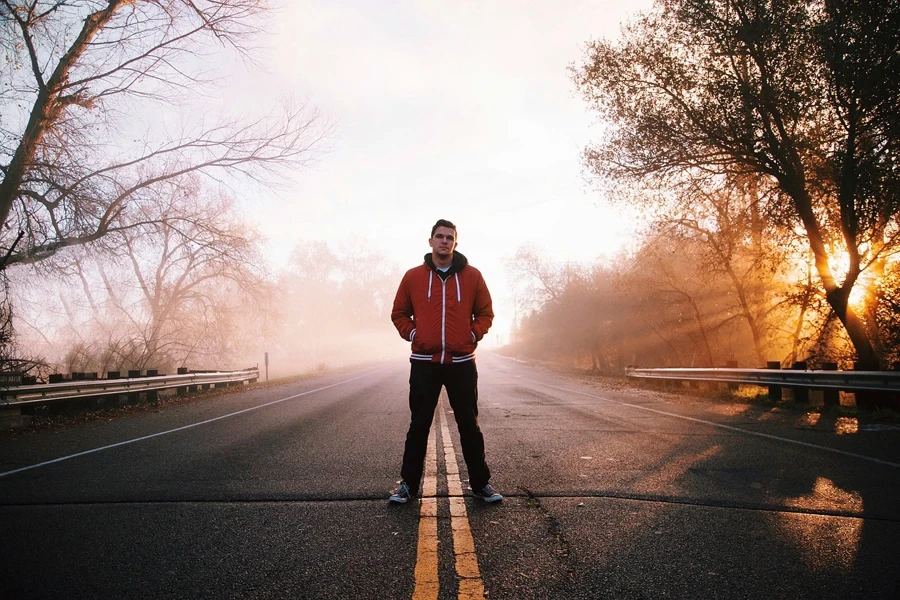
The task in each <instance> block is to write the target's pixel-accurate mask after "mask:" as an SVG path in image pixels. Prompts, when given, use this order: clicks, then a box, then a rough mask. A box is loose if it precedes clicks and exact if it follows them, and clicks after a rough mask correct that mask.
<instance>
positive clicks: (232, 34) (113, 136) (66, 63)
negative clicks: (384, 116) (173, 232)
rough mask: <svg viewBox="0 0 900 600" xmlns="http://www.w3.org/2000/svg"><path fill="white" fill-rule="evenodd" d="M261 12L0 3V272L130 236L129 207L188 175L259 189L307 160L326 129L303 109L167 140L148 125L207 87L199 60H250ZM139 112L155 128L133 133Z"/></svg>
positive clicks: (216, 5) (224, 6) (133, 215)
mask: <svg viewBox="0 0 900 600" xmlns="http://www.w3.org/2000/svg"><path fill="white" fill-rule="evenodd" d="M264 6H265V5H264V3H262V2H259V1H258V0H153V1H150V0H54V1H41V0H20V1H13V0H0V32H2V33H0V40H2V41H0V47H2V49H3V51H5V54H6V58H7V61H6V63H5V65H4V66H3V67H2V68H3V70H2V72H0V97H2V101H3V104H2V113H0V170H2V174H3V181H2V182H0V226H2V229H0V245H2V246H3V247H5V249H6V251H8V255H7V256H6V260H5V262H4V265H12V264H17V263H32V262H36V261H41V260H44V259H46V258H48V257H51V256H53V255H54V254H55V253H56V252H57V251H58V250H59V249H61V248H64V247H67V246H77V245H83V244H89V243H93V242H97V241H98V240H102V238H104V237H105V236H107V235H110V234H114V233H119V232H124V231H126V230H128V229H132V228H139V227H141V226H142V225H144V224H145V221H143V220H142V219H143V218H144V211H143V210H142V208H141V207H142V205H143V204H146V203H152V202H153V201H154V198H157V197H161V196H167V195H169V194H170V193H171V192H172V191H173V189H177V188H179V187H181V186H182V180H183V179H184V178H185V177H188V176H191V175H193V174H201V175H202V176H205V177H209V178H213V179H218V180H221V179H222V178H227V177H233V176H239V177H247V178H250V179H254V180H256V181H259V182H262V183H264V184H268V183H270V182H271V181H272V180H273V179H276V178H277V177H278V176H279V175H280V174H282V173H284V171H285V169H286V168H288V167H295V166H297V165H300V164H303V163H305V162H306V161H308V160H310V159H311V158H312V157H313V154H314V152H315V151H316V149H317V148H319V146H320V142H321V141H322V139H323V136H324V135H326V133H327V132H326V129H327V128H326V127H323V126H320V125H321V120H320V119H319V117H318V116H317V114H316V113H315V111H312V110H309V109H307V108H306V107H304V106H299V107H296V106H287V107H286V108H285V109H284V111H283V113H281V114H272V115H271V116H269V117H264V118H259V119H255V120H250V121H240V120H233V119H228V118H227V117H221V118H211V117H205V118H201V119H193V120H192V121H191V124H190V125H183V126H179V127H178V128H177V129H176V130H174V131H173V130H171V128H170V127H168V124H166V123H165V120H164V119H161V118H160V116H159V107H160V106H164V107H165V106H171V104H172V103H175V102H177V101H178V99H180V98H185V97H187V96H189V95H191V94H194V95H196V94H200V93H203V92H204V91H205V90H206V89H207V87H208V85H209V84H210V83H211V81H212V79H211V76H210V73H209V72H208V71H207V70H206V67H205V66H204V64H206V63H207V62H208V61H204V60H203V59H204V58H209V57H212V56H214V55H215V54H216V53H221V52H224V51H229V52H236V53H237V54H238V55H239V56H242V57H245V58H248V59H249V58H250V54H249V50H250V44H251V43H252V40H253V35H254V34H255V33H256V28H257V26H258V25H259V23H260V21H259V19H260V18H261V16H262V13H263V11H264ZM210 112H214V111H210ZM148 115H152V122H153V123H154V126H153V127H149V128H148V131H147V132H145V133H141V132H140V131H139V128H138V127H137V125H138V124H140V123H141V122H143V121H144V120H145V119H146V118H147V116H148ZM164 126H165V127H164ZM19 232H23V233H24V239H23V240H22V241H21V243H19V244H18V245H16V247H15V248H14V249H13V248H12V246H13V240H14V239H15V238H16V236H17V235H19Z"/></svg>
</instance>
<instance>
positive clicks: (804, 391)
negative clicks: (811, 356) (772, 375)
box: [791, 360, 809, 404]
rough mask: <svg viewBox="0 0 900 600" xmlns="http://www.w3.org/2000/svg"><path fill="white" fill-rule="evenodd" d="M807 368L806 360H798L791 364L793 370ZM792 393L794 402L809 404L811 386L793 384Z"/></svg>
mask: <svg viewBox="0 0 900 600" xmlns="http://www.w3.org/2000/svg"><path fill="white" fill-rule="evenodd" d="M805 370H806V361H805V360H798V361H797V362H795V363H794V364H792V365H791V371H805ZM791 394H792V395H793V396H794V402H797V403H799V404H808V403H809V388H808V387H805V386H803V387H800V386H791Z"/></svg>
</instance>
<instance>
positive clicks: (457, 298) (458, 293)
mask: <svg viewBox="0 0 900 600" xmlns="http://www.w3.org/2000/svg"><path fill="white" fill-rule="evenodd" d="M456 303H457V304H462V295H461V294H460V292H459V273H457V274H456Z"/></svg>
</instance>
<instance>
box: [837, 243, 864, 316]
mask: <svg viewBox="0 0 900 600" xmlns="http://www.w3.org/2000/svg"><path fill="white" fill-rule="evenodd" d="M828 266H829V267H830V268H831V273H832V275H833V276H834V279H835V281H836V282H837V283H839V284H840V283H843V281H844V279H845V278H846V277H847V273H848V271H849V270H850V254H849V253H848V252H847V251H845V250H832V251H831V252H830V253H829V254H828ZM873 284H874V282H873V281H872V276H871V274H870V273H869V272H868V271H863V272H862V273H860V275H859V277H858V278H857V279H856V282H854V284H853V289H851V290H850V297H849V298H848V299H847V303H848V304H849V305H850V308H852V309H853V310H854V312H860V311H862V310H864V309H865V307H866V298H867V296H868V294H869V291H870V290H871V289H872V286H873Z"/></svg>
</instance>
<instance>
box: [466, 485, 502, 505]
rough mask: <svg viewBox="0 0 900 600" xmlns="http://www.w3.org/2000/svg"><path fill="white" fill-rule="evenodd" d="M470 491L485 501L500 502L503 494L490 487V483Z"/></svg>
mask: <svg viewBox="0 0 900 600" xmlns="http://www.w3.org/2000/svg"><path fill="white" fill-rule="evenodd" d="M472 493H473V494H475V496H477V497H478V498H481V499H482V500H484V501H485V502H500V501H501V500H503V496H501V495H500V494H498V493H497V492H496V491H495V490H494V488H493V487H491V484H487V485H485V486H484V487H483V488H481V489H480V490H472Z"/></svg>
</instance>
